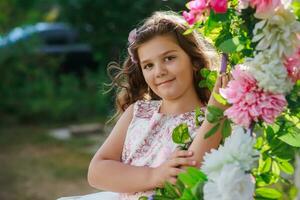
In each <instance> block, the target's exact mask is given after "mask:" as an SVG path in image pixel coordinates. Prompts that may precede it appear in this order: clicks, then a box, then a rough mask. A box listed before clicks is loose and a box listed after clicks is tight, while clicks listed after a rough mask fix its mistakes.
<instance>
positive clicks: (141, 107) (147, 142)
mask: <svg viewBox="0 0 300 200" xmlns="http://www.w3.org/2000/svg"><path fill="white" fill-rule="evenodd" d="M160 105H161V101H142V100H139V101H137V102H136V103H135V104H134V113H133V119H132V121H131V123H130V125H129V127H128V130H127V135H126V139H125V142H124V147H123V152H122V162H123V163H125V164H130V165H134V166H149V167H157V166H159V165H160V164H161V163H163V162H164V161H166V160H167V159H168V158H169V156H170V155H171V154H172V152H174V151H175V149H176V147H177V145H176V144H175V143H173V141H172V131H173V129H174V128H175V127H176V126H177V125H179V124H181V123H186V124H187V125H188V127H189V132H190V134H191V136H192V138H194V137H195V134H196V129H197V127H196V123H195V112H194V111H191V112H187V113H182V114H179V115H168V114H163V113H159V108H160ZM198 120H201V121H203V120H204V118H203V117H200V119H198ZM145 181H147V180H145ZM116 184H117V183H116ZM128 184H130V182H129V183H128ZM152 194H154V190H151V191H144V192H136V193H113V192H99V193H94V194H89V195H85V196H76V197H65V198H60V199H59V200H138V199H139V197H140V196H148V197H149V196H151V195H152Z"/></svg>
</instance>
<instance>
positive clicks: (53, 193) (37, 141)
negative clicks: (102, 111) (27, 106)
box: [0, 126, 104, 200]
mask: <svg viewBox="0 0 300 200" xmlns="http://www.w3.org/2000/svg"><path fill="white" fill-rule="evenodd" d="M46 131H47V129H45V127H35V126H15V127H0V163H1V164H0V171H1V176H0V187H1V190H0V199H4V200H21V199H22V200H27V199H28V200H29V199H30V200H39V199H41V200H48V199H49V200H50V199H51V200H53V199H56V198H58V197H61V196H70V195H81V194H87V193H91V192H96V190H95V189H93V188H91V187H90V186H89V185H88V183H87V181H86V174H87V169H88V164H89V162H90V160H91V158H92V156H93V153H91V152H88V151H87V149H90V148H91V147H92V146H95V145H97V146H100V145H101V144H100V143H101V141H103V138H104V136H100V135H99V137H97V138H98V141H95V140H91V139H89V138H87V137H77V138H72V139H70V140H67V141H60V140H57V139H54V138H52V137H50V136H48V134H47V132H46Z"/></svg>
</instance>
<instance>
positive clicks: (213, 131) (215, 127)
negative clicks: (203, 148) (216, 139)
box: [204, 123, 220, 139]
mask: <svg viewBox="0 0 300 200" xmlns="http://www.w3.org/2000/svg"><path fill="white" fill-rule="evenodd" d="M219 127H220V123H217V124H216V125H214V126H213V127H212V128H211V129H210V130H209V131H208V132H207V133H206V134H205V136H204V138H205V139H206V138H208V137H210V136H212V135H213V134H215V133H216V132H217V131H218V129H219Z"/></svg>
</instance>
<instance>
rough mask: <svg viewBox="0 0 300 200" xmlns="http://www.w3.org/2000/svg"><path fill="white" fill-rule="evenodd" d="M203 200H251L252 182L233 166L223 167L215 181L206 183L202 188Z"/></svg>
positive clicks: (248, 175) (249, 177)
mask: <svg viewBox="0 0 300 200" xmlns="http://www.w3.org/2000/svg"><path fill="white" fill-rule="evenodd" d="M203 192H204V200H235V199H236V200H240V199H243V200H252V199H253V195H254V181H253V179H252V177H251V175H250V174H245V172H244V171H243V170H241V169H240V168H239V167H238V166H236V165H234V164H229V165H225V166H224V167H223V169H222V171H221V173H220V175H219V176H218V178H217V179H216V180H215V181H208V182H207V183H206V184H205V185H204V188H203Z"/></svg>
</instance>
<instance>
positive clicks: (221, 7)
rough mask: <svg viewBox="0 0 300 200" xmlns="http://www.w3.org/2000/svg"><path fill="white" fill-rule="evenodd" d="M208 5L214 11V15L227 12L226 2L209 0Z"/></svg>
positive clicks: (223, 0)
mask: <svg viewBox="0 0 300 200" xmlns="http://www.w3.org/2000/svg"><path fill="white" fill-rule="evenodd" d="M209 5H210V7H211V8H212V9H213V10H214V11H215V13H226V12H227V0H211V1H210V2H209Z"/></svg>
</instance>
